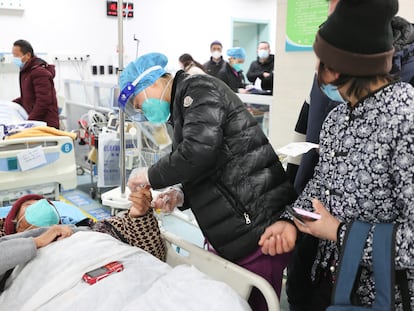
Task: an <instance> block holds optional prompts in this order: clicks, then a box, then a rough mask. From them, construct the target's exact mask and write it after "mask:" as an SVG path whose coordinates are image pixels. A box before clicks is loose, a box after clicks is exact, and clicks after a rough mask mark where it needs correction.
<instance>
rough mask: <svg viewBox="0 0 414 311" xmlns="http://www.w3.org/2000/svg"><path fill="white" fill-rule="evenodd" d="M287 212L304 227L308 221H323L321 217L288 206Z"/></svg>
mask: <svg viewBox="0 0 414 311" xmlns="http://www.w3.org/2000/svg"><path fill="white" fill-rule="evenodd" d="M286 211H287V212H288V213H289V214H290V215H292V216H293V217H295V218H296V219H297V220H299V221H300V222H301V223H302V224H303V225H304V224H305V222H306V221H315V220H318V219H321V215H319V214H316V213H312V212H309V211H306V210H304V209H301V208H297V207H292V206H287V207H286Z"/></svg>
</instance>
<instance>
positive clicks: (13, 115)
mask: <svg viewBox="0 0 414 311" xmlns="http://www.w3.org/2000/svg"><path fill="white" fill-rule="evenodd" d="M27 117H28V115H27V112H26V110H24V108H23V107H22V106H20V105H19V104H16V103H15V102H11V101H6V100H2V99H0V124H10V123H16V122H21V121H24V120H27Z"/></svg>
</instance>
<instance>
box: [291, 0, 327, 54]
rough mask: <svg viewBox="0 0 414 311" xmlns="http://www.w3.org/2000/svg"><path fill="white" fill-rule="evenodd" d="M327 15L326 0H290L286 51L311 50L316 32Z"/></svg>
mask: <svg viewBox="0 0 414 311" xmlns="http://www.w3.org/2000/svg"><path fill="white" fill-rule="evenodd" d="M327 15H328V1H326V0H288V2H287V18H286V46H285V49H286V51H311V50H312V44H313V41H314V40H315V34H316V32H317V31H318V28H319V26H320V25H321V24H322V23H323V22H324V21H325V20H326V18H327Z"/></svg>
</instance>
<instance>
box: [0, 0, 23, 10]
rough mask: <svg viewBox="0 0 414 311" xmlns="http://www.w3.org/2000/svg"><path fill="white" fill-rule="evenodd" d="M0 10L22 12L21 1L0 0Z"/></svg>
mask: <svg viewBox="0 0 414 311" xmlns="http://www.w3.org/2000/svg"><path fill="white" fill-rule="evenodd" d="M0 9H7V10H21V11H23V10H24V6H23V0H7V1H6V0H0Z"/></svg>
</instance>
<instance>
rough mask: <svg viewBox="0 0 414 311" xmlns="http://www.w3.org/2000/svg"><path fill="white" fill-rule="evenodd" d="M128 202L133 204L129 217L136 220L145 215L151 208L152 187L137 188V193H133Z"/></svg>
mask: <svg viewBox="0 0 414 311" xmlns="http://www.w3.org/2000/svg"><path fill="white" fill-rule="evenodd" d="M128 200H130V201H131V203H132V206H131V208H130V210H129V216H131V217H133V218H136V217H140V216H143V215H145V214H146V213H147V212H148V210H149V209H150V208H151V201H152V196H151V191H150V187H149V186H146V187H144V188H141V187H137V188H136V189H135V191H133V192H131V194H130V195H129V197H128Z"/></svg>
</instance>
